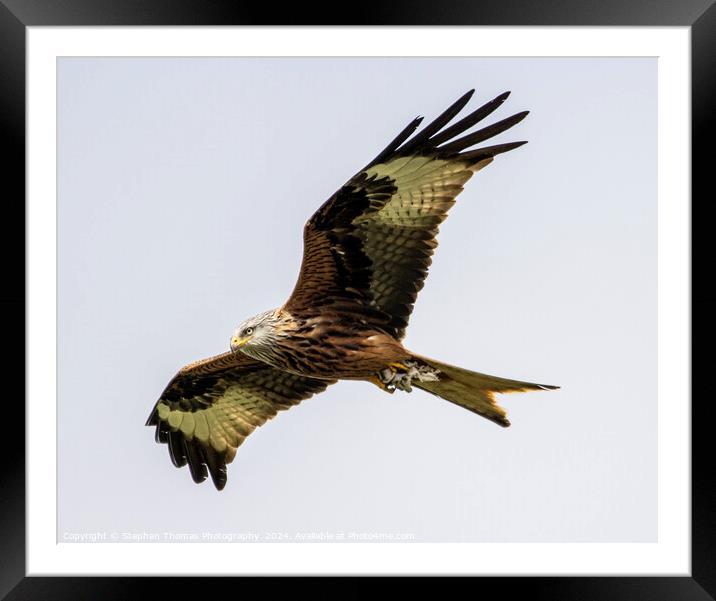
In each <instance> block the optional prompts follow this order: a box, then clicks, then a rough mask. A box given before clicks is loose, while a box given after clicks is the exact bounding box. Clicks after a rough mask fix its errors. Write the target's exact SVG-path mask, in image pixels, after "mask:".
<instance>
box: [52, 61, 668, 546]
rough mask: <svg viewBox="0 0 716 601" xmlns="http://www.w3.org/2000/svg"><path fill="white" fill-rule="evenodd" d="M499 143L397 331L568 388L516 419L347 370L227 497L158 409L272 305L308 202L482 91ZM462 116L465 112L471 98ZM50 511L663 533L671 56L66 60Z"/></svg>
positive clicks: (279, 523) (476, 529) (454, 357)
mask: <svg viewBox="0 0 716 601" xmlns="http://www.w3.org/2000/svg"><path fill="white" fill-rule="evenodd" d="M472 87H475V88H477V93H476V95H475V97H474V98H473V100H472V101H471V103H470V105H469V107H477V106H479V104H480V103H482V102H484V101H487V100H490V99H492V98H493V97H495V96H497V95H498V94H499V93H501V92H503V91H505V90H511V91H512V96H511V97H510V98H509V99H508V101H507V102H506V103H505V104H504V105H503V107H502V108H501V109H500V110H499V111H498V112H497V113H495V114H494V115H493V116H492V117H491V119H490V121H494V120H497V119H501V118H504V117H507V116H509V115H511V114H513V113H515V112H518V111H522V110H530V111H531V113H530V115H529V116H528V117H527V119H526V120H524V121H523V122H522V123H520V124H519V125H517V126H516V127H515V128H513V129H512V130H510V131H508V132H506V133H505V134H502V135H501V136H500V137H499V138H498V139H497V141H510V140H522V139H526V140H529V144H527V145H526V146H524V147H522V148H520V149H518V150H515V151H513V152H510V153H507V154H506V155H503V156H500V157H498V158H497V159H496V160H495V162H494V163H493V164H492V165H490V166H489V167H488V168H487V169H485V170H484V171H482V172H480V173H479V174H477V175H476V176H475V177H474V178H473V179H472V180H471V181H470V182H468V184H467V186H466V189H465V192H463V194H461V195H460V197H459V198H458V202H457V204H456V206H455V207H454V209H453V210H452V212H451V217H450V218H449V219H448V220H447V221H446V222H445V224H444V225H443V226H442V228H441V233H440V236H439V242H440V247H439V248H438V251H437V253H436V255H435V258H434V261H433V266H432V268H431V271H430V276H429V277H428V279H427V282H426V286H425V288H424V289H423V291H422V292H421V294H420V296H419V298H418V302H417V305H416V308H415V311H414V314H413V317H412V319H411V325H410V328H409V330H408V336H407V339H406V346H408V347H409V348H411V349H413V350H415V351H416V352H418V353H422V354H425V355H428V356H432V357H435V358H437V359H440V360H444V361H447V362H451V363H455V364H457V365H461V366H464V367H467V368H470V369H474V370H476V371H481V372H486V373H492V374H495V375H500V376H505V377H511V378H518V379H525V380H531V381H538V382H545V383H550V384H558V385H561V386H562V387H563V388H562V390H560V391H558V392H550V393H547V392H545V393H531V394H523V395H510V396H503V397H501V398H500V402H501V404H502V405H503V406H505V407H506V408H507V409H508V412H509V417H510V419H511V421H512V424H513V425H512V427H511V428H509V429H502V428H500V427H498V426H496V425H494V424H492V423H490V422H488V421H487V420H484V419H481V418H480V417H478V416H476V415H473V414H471V413H469V412H467V411H465V410H463V409H461V408H459V407H457V406H455V405H452V404H450V403H447V402H444V401H441V400H439V399H437V398H434V397H431V396H430V395H428V394H425V393H422V392H421V391H415V392H414V393H412V394H400V393H396V394H394V395H392V396H389V395H386V394H384V393H382V392H381V391H380V390H378V389H377V388H376V387H374V386H371V385H369V384H364V383H357V382H351V383H349V382H342V383H340V384H338V385H336V386H333V387H331V388H330V389H329V390H328V391H327V392H325V393H324V394H322V395H320V396H317V397H315V398H314V399H311V400H309V401H306V402H305V403H303V404H302V405H300V406H299V407H297V408H294V409H292V410H291V411H288V412H285V413H282V414H280V415H279V417H278V418H277V419H275V420H273V421H271V422H269V423H268V424H267V425H265V426H264V427H262V428H260V429H258V430H257V431H256V432H255V433H254V434H253V435H252V436H250V437H249V438H248V439H247V441H246V442H245V443H244V445H243V446H242V447H241V448H240V449H239V452H238V454H237V457H236V460H235V461H234V463H233V464H231V465H230V466H229V481H228V484H227V487H226V489H225V490H224V491H223V492H221V493H217V492H216V490H214V488H213V486H212V485H211V484H210V483H209V482H207V483H205V484H203V485H201V486H197V485H195V484H194V483H193V482H192V481H191V478H190V477H189V473H188V471H187V469H186V468H185V469H181V470H178V469H176V468H174V467H173V466H172V465H171V463H170V460H169V456H168V453H167V450H166V448H165V446H160V445H157V444H156V443H155V442H154V438H153V436H154V432H153V429H151V428H146V427H144V421H145V419H146V417H147V415H148V414H149V411H150V409H151V408H152V405H153V403H154V402H155V401H156V399H157V397H158V395H159V394H160V393H161V391H162V389H163V388H164V386H165V385H166V383H167V382H168V381H169V380H170V379H171V377H172V376H173V374H174V373H175V372H176V371H177V370H178V369H179V368H180V367H181V366H182V365H184V364H186V363H189V362H191V361H194V360H196V359H199V358H202V357H206V356H209V355H213V354H216V353H220V352H223V351H224V350H227V349H228V345H229V338H230V335H231V331H232V329H233V328H234V327H235V326H236V325H237V324H238V323H239V322H240V321H242V320H243V319H244V318H245V317H248V316H250V315H253V314H255V313H257V312H259V311H262V310H265V309H268V308H272V307H275V306H278V305H280V304H281V303H282V302H283V301H284V300H285V298H286V297H287V296H288V294H289V293H290V291H291V289H292V287H293V284H294V282H295V279H296V276H297V273H298V267H299V264H300V260H301V248H302V240H301V231H302V226H303V223H304V222H305V220H306V219H307V218H308V217H309V216H310V215H311V213H312V212H313V211H314V210H315V209H316V208H317V207H318V206H319V205H320V204H321V203H322V202H323V201H324V200H325V199H326V198H327V197H328V196H329V195H330V194H331V193H332V192H334V191H335V190H336V189H337V188H338V187H339V186H340V185H341V184H342V183H343V182H344V181H345V180H346V179H348V178H349V177H350V176H351V175H352V174H353V173H355V172H356V171H357V170H358V169H359V168H360V167H362V166H363V165H365V163H366V162H367V161H368V160H370V159H371V158H373V157H374V156H375V155H376V154H377V153H378V151H380V150H381V149H382V148H383V147H384V146H385V145H386V144H387V142H388V141H389V140H390V139H392V137H393V136H394V135H395V134H396V133H397V132H398V131H400V130H401V129H402V128H403V127H404V126H405V125H406V124H407V123H408V122H409V121H410V120H411V119H412V118H413V117H415V116H416V115H425V116H426V117H427V119H428V120H429V119H430V118H432V117H434V116H436V115H437V114H438V113H440V112H441V111H442V110H444V109H445V108H446V107H447V106H448V105H449V104H450V103H452V102H453V101H454V100H455V99H456V98H458V97H459V96H460V95H461V94H462V93H464V92H465V91H467V90H468V89H470V88H472ZM469 107H468V108H469ZM58 186H59V198H58V228H59V232H58V240H59V248H58V261H59V265H58V267H59V278H58V287H59V319H58V328H59V341H58V349H59V366H58V367H59V369H58V379H59V390H58V395H59V399H58V403H59V407H58V416H59V449H58V461H59V474H58V482H59V491H58V494H59V516H58V517H59V519H58V538H59V540H63V539H64V540H67V539H66V537H65V533H80V532H96V531H100V532H113V531H117V532H135V533H141V532H158V533H163V532H197V533H202V532H207V531H208V532H225V533H242V532H246V533H248V532H254V533H257V534H258V535H259V537H260V540H264V538H263V536H264V533H266V532H281V533H283V532H286V533H288V534H289V535H291V536H293V535H295V534H296V533H299V532H304V533H305V532H309V533H310V532H333V533H337V532H351V531H353V532H365V533H412V534H413V536H414V540H416V541H421V542H436V541H468V542H496V541H501V542H502V541H509V542H533V541H534V542H536V541H555V542H567V541H599V542H602V541H604V542H606V541H614V542H621V541H624V542H638V541H654V540H656V535H657V531H656V516H657V512H656V510H657V507H656V483H657V480H656V474H657V472H656V423H657V422H656V418H657V415H656V218H657V214H656V60H655V59H650V58H644V59H633V58H629V59H621V58H608V59H601V58H600V59H582V58H574V59H564V58H558V59H554V58H526V59H522V58H515V59H512V58H510V59H466V58H457V59H452V58H445V59H443V58H440V59H417V58H403V59H343V58H340V59H317V58H306V59H297V58H290V59H255V58H252V59H238V58H222V59H204V58H201V59H146V58H140V59H119V58H111V59H105V58H97V59H87V58H66V59H60V60H59V64H58Z"/></svg>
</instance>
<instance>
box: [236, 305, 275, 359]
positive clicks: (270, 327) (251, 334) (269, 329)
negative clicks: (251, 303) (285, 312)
mask: <svg viewBox="0 0 716 601" xmlns="http://www.w3.org/2000/svg"><path fill="white" fill-rule="evenodd" d="M279 322H280V317H279V315H278V312H277V311H266V312H265V313H260V314H259V315H256V316H254V317H251V318H249V319H247V320H246V321H244V322H243V323H242V324H241V325H240V326H239V327H237V328H236V329H235V330H234V333H233V335H232V336H231V350H232V351H233V352H237V351H239V350H241V351H242V352H244V353H246V354H247V355H253V354H254V353H255V352H256V351H260V350H261V349H267V348H270V347H271V346H272V345H273V343H274V342H275V340H276V339H277V337H278V331H277V328H278V325H279Z"/></svg>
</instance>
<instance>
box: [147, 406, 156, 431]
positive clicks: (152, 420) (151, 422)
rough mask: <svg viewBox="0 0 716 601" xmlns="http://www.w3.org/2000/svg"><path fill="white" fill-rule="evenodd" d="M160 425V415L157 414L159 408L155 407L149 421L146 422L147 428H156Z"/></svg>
mask: <svg viewBox="0 0 716 601" xmlns="http://www.w3.org/2000/svg"><path fill="white" fill-rule="evenodd" d="M157 423H159V413H158V412H157V406H156V405H155V406H154V409H152V412H151V413H150V414H149V417H148V418H147V421H146V422H144V425H145V426H156V425H157Z"/></svg>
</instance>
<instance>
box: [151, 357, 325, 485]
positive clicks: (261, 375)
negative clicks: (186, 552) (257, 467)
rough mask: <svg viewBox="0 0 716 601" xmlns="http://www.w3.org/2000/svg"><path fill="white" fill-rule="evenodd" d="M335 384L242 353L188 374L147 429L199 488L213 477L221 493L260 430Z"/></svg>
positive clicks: (165, 396)
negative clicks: (229, 468) (240, 452)
mask: <svg viewBox="0 0 716 601" xmlns="http://www.w3.org/2000/svg"><path fill="white" fill-rule="evenodd" d="M332 383H333V381H332V380H319V379H317V378H306V377H302V376H297V375H293V374H289V373H287V372H283V371H281V370H278V369H276V368H274V367H271V366H270V365H268V364H265V363H261V362H259V361H255V360H254V359H251V358H249V357H247V356H246V355H243V354H241V353H224V354H222V355H217V356H216V357H210V358H209V359H204V360H202V361H197V362H195V363H192V364H190V365H187V366H186V367H184V368H182V369H181V370H180V371H179V373H178V374H177V375H176V376H175V377H174V378H173V379H172V381H171V382H169V384H168V385H167V387H166V388H165V390H164V392H163V393H162V395H161V397H160V398H159V400H158V401H157V403H156V404H155V405H154V408H153V409H152V412H151V414H150V415H149V418H148V419H147V423H146V425H148V426H155V427H156V436H155V439H156V441H157V442H158V443H162V444H167V446H168V448H169V457H170V458H171V461H172V463H173V464H174V465H175V466H176V467H183V466H185V465H187V464H188V465H189V471H190V473H191V476H192V479H193V480H194V481H195V482H203V481H204V480H206V478H207V477H208V476H211V478H212V481H213V482H214V485H215V486H216V488H217V489H218V490H221V489H223V488H224V486H225V484H226V478H227V473H226V465H227V464H228V463H231V461H232V460H233V459H234V456H235V455H236V449H237V448H238V447H239V446H240V445H241V443H242V442H243V441H244V440H245V439H246V437H247V436H249V435H250V434H251V433H252V432H253V431H254V430H255V429H256V428H257V427H259V426H261V425H263V424H264V423H265V422H266V421H267V420H269V419H271V418H272V417H274V416H275V415H276V413H277V412H278V411H281V410H285V409H288V408H290V407H292V406H294V405H296V404H298V403H299V402H300V401H302V400H303V399H307V398H308V397H310V396H312V395H314V394H316V393H318V392H322V391H323V390H325V389H326V387H327V386H328V385H329V384H332Z"/></svg>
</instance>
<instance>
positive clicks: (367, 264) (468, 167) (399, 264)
mask: <svg viewBox="0 0 716 601" xmlns="http://www.w3.org/2000/svg"><path fill="white" fill-rule="evenodd" d="M473 92H474V90H471V91H470V92H468V93H467V94H465V95H464V96H462V97H461V98H460V99H459V100H458V101H457V102H455V103H454V104H453V105H452V106H450V107H449V108H448V109H447V110H446V111H445V112H444V113H443V114H442V115H440V116H439V117H438V118H437V119H435V121H433V122H432V123H430V124H429V125H427V126H426V127H425V128H423V129H422V130H421V131H420V132H419V133H417V134H416V135H414V136H413V137H412V138H411V137H410V136H411V134H413V132H414V131H415V130H416V129H417V127H418V125H419V124H420V122H421V120H422V118H417V119H415V120H414V121H412V122H411V123H410V124H409V125H408V126H407V127H406V128H405V129H404V130H403V131H402V132H401V133H400V134H399V135H398V137H396V138H395V139H394V140H393V141H392V142H391V143H390V144H389V145H388V146H387V147H386V148H385V150H383V151H382V152H381V153H380V154H379V155H378V156H377V157H376V158H375V159H374V160H373V161H371V162H370V163H369V164H368V165H367V166H366V167H365V168H364V169H362V170H361V171H360V172H359V173H358V174H356V175H355V176H354V177H353V178H351V179H350V180H349V181H348V182H347V183H346V184H345V185H344V186H343V187H342V188H341V189H340V190H338V191H337V192H336V193H335V194H334V195H333V196H331V198H329V199H328V200H327V201H326V202H325V203H324V204H323V205H322V206H321V207H320V208H319V209H318V211H317V212H316V213H315V214H314V215H313V216H312V217H311V218H310V220H309V221H308V222H307V223H306V226H305V228H304V250H303V262H302V265H301V271H300V274H299V277H298V282H297V283H296V286H295V288H294V290H293V293H292V294H291V297H290V298H289V300H288V301H287V302H286V305H285V307H286V308H287V309H288V310H289V311H297V312H301V311H307V310H312V309H315V308H317V307H325V306H333V307H335V308H338V309H341V310H350V311H353V312H356V313H359V314H360V313H363V314H364V315H368V316H369V317H370V318H371V319H373V320H374V321H375V323H377V324H380V325H381V327H383V329H385V330H386V331H387V332H389V333H390V334H392V335H393V336H395V337H396V338H398V339H399V338H402V337H403V336H404V334H405V329H406V327H407V325H408V319H409V317H410V313H411V312H412V310H413V305H414V303H415V300H416V298H417V295H418V292H419V291H420V289H421V288H422V287H423V284H424V281H425V278H426V276H427V273H428V267H429V266H430V263H431V260H432V259H431V257H432V254H433V252H434V250H435V247H436V246H437V241H436V235H437V233H438V226H439V225H440V223H442V221H443V220H444V219H445V218H446V217H447V212H448V210H449V209H450V207H452V205H453V204H454V203H455V197H456V196H457V195H458V194H459V193H460V192H461V191H462V189H463V186H464V184H465V182H467V180H469V179H470V177H472V175H473V174H474V173H475V172H476V171H478V170H479V169H481V168H483V167H484V166H486V165H487V164H489V163H490V162H491V161H492V160H493V158H494V157H495V156H496V155H497V154H500V153H503V152H506V151H508V150H512V149H513V148H517V147H518V146H521V145H522V144H525V142H512V143H508V144H497V145H492V146H486V147H483V148H477V149H470V148H471V147H472V146H474V145H475V144H479V143H480V142H483V141H485V140H487V139H489V138H492V137H493V136H496V135H497V134H499V133H501V132H503V131H505V130H506V129H508V128H510V127H512V126H513V125H515V124H516V123H518V122H519V121H521V120H522V119H523V118H524V117H525V116H526V115H527V112H526V111H525V112H522V113H517V114H516V115H513V116H511V117H508V118H507V119H504V120H502V121H499V122H497V123H494V124H493V125H490V126H488V127H485V128H482V129H479V130H477V131H474V132H472V133H469V134H466V135H464V136H462V137H457V136H460V134H463V133H464V132H465V131H466V130H468V129H469V128H470V127H472V126H473V125H475V124H476V123H478V122H479V121H481V120H482V119H484V118H485V117H487V116H488V115H490V114H491V113H492V112H493V111H494V110H495V109H497V108H498V107H499V106H500V105H501V104H502V103H503V102H504V101H505V99H506V98H507V96H508V95H509V92H505V93H504V94H501V95H500V96H498V97H497V98H495V99H494V100H492V101H490V102H488V103H487V104H485V105H483V106H481V107H480V108H478V109H477V110H475V111H473V112H472V113H470V114H468V115H467V116H466V117H464V118H463V119H461V120H460V121H458V122H456V123H455V124H453V125H451V126H450V127H447V128H445V126H446V125H447V124H448V123H449V122H450V121H451V120H452V119H453V118H454V117H455V116H456V115H457V114H458V113H459V112H460V110H461V109H462V108H463V107H464V106H465V105H466V104H467V102H468V100H469V99H470V97H471V96H472V94H473Z"/></svg>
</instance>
